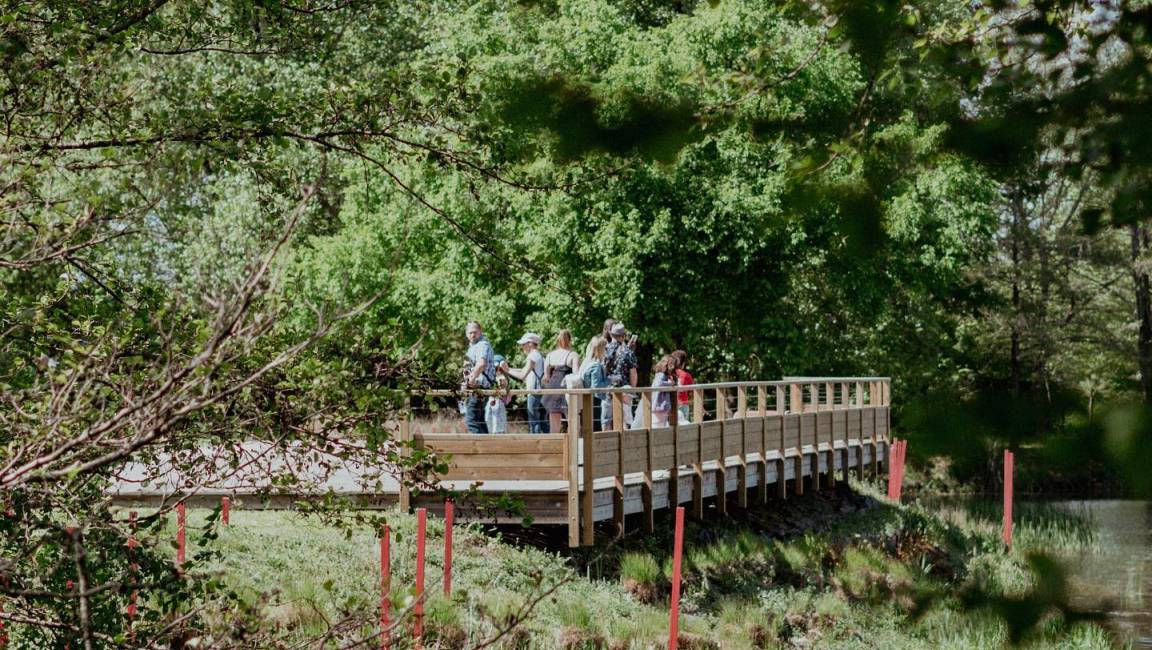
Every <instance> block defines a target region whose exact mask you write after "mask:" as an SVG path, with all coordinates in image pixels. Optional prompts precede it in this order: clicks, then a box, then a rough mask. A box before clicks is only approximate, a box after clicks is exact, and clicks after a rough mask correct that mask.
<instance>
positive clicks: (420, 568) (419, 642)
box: [412, 508, 428, 648]
mask: <svg viewBox="0 0 1152 650" xmlns="http://www.w3.org/2000/svg"><path fill="white" fill-rule="evenodd" d="M427 519H428V510H427V509H426V508H417V509H416V605H415V606H414V607H413V608H412V613H413V614H414V615H415V621H416V622H415V625H414V628H413V636H415V637H416V647H417V648H422V647H424V528H425V524H426V523H427Z"/></svg>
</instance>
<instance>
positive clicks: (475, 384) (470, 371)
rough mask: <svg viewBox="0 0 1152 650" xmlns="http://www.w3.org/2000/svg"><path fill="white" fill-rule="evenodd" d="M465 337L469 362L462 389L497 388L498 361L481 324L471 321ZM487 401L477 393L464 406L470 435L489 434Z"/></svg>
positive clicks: (466, 366)
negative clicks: (486, 416) (486, 413)
mask: <svg viewBox="0 0 1152 650" xmlns="http://www.w3.org/2000/svg"><path fill="white" fill-rule="evenodd" d="M464 335H465V336H466V337H467V338H468V352H467V357H468V362H467V363H466V364H465V366H464V385H463V386H462V389H463V390H465V391H467V390H469V389H477V388H479V389H487V388H493V387H495V386H496V361H495V358H494V357H495V355H494V354H493V352H492V345H491V344H490V343H488V339H486V338H484V330H483V329H482V328H481V327H480V323H478V322H476V321H469V322H468V325H467V326H466V327H465V328H464ZM485 402H486V400H485V399H484V398H483V397H481V396H479V395H476V394H475V393H473V394H470V395H469V396H468V399H467V401H466V402H465V406H464V422H465V424H466V425H467V427H468V433H488V425H487V424H486V423H485V421H484V404H485Z"/></svg>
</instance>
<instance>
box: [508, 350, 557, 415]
mask: <svg viewBox="0 0 1152 650" xmlns="http://www.w3.org/2000/svg"><path fill="white" fill-rule="evenodd" d="M516 343H517V345H519V346H520V349H521V350H523V352H524V356H525V361H524V367H523V368H509V369H508V370H507V371H505V373H504V374H506V375H508V376H509V377H511V378H513V379H515V380H517V381H521V382H524V388H526V389H527V390H540V389H541V388H543V387H544V355H542V354H540V335H539V334H536V333H534V332H528V333H526V334H524V336H521V337H520V340H519V341H516ZM528 431H529V432H531V433H548V431H549V427H548V412H547V411H545V410H544V401H543V396H541V395H529V396H528Z"/></svg>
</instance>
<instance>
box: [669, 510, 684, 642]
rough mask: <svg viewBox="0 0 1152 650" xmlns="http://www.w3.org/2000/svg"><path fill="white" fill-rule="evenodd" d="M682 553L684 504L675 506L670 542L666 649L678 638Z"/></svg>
mask: <svg viewBox="0 0 1152 650" xmlns="http://www.w3.org/2000/svg"><path fill="white" fill-rule="evenodd" d="M683 553H684V506H680V507H678V508H676V537H675V538H674V541H673V542H672V604H671V605H669V607H668V610H669V611H668V650H676V643H677V641H678V640H679V638H680V556H681V555H682V554H683Z"/></svg>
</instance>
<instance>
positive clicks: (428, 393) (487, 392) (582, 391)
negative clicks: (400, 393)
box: [410, 377, 891, 397]
mask: <svg viewBox="0 0 1152 650" xmlns="http://www.w3.org/2000/svg"><path fill="white" fill-rule="evenodd" d="M890 381H891V378H890V377H813V378H810V379H809V378H804V379H794V380H783V379H778V380H770V381H727V382H716V383H711V384H688V385H686V386H665V387H659V386H611V387H608V386H606V387H604V388H509V389H507V390H500V389H493V388H467V389H460V388H456V389H450V388H429V389H426V390H419V389H418V390H413V391H410V394H411V395H412V396H414V397H415V396H423V397H460V396H464V395H482V396H504V395H511V396H513V397H517V396H528V395H591V394H593V393H596V394H599V393H639V392H645V393H665V392H670V391H673V390H675V391H686V390H689V389H694V388H699V389H703V390H714V389H717V388H721V389H726V388H757V387H760V386H764V387H776V386H791V385H794V384H814V383H829V382H830V383H845V382H890Z"/></svg>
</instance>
